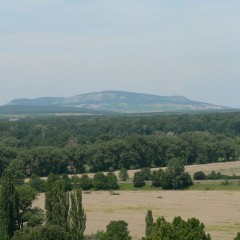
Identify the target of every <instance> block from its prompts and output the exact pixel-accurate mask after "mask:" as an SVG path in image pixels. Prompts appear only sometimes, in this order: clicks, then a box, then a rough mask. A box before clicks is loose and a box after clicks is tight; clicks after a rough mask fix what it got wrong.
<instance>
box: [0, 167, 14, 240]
mask: <svg viewBox="0 0 240 240" xmlns="http://www.w3.org/2000/svg"><path fill="white" fill-rule="evenodd" d="M17 215H18V197H17V192H16V190H15V186H14V181H13V174H12V173H11V172H10V171H9V170H6V171H5V173H4V175H3V178H2V183H1V190H0V237H1V240H9V239H10V238H11V237H12V236H13V234H14V231H15V230H16V229H17V224H16V222H17Z"/></svg>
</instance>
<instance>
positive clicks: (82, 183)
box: [79, 174, 93, 190]
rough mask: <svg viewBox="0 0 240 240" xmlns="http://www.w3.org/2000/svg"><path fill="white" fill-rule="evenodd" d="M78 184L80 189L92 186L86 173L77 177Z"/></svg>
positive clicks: (87, 188)
mask: <svg viewBox="0 0 240 240" xmlns="http://www.w3.org/2000/svg"><path fill="white" fill-rule="evenodd" d="M79 186H80V188H81V189H82V190H89V189H91V188H92V187H93V183H92V179H91V178H90V177H89V176H88V175H87V174H83V175H82V177H81V178H80V179H79Z"/></svg>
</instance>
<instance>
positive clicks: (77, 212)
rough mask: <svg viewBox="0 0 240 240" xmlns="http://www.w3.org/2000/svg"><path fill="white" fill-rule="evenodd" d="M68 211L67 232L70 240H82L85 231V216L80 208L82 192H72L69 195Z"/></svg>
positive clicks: (81, 207)
mask: <svg viewBox="0 0 240 240" xmlns="http://www.w3.org/2000/svg"><path fill="white" fill-rule="evenodd" d="M70 201H71V204H70V210H69V219H68V224H69V231H70V233H71V236H72V240H82V239H83V234H84V231H85V229H86V219H87V218H86V214H85V212H84V210H83V206H82V191H81V190H79V189H78V190H74V191H73V192H71V193H70Z"/></svg>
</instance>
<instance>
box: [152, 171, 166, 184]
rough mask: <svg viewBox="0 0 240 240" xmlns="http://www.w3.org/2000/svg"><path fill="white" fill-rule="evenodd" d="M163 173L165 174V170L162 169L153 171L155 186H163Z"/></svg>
mask: <svg viewBox="0 0 240 240" xmlns="http://www.w3.org/2000/svg"><path fill="white" fill-rule="evenodd" d="M163 175H164V171H163V170H162V169H159V170H157V171H156V170H155V171H153V173H152V176H151V179H152V186H153V187H161V186H162V181H163Z"/></svg>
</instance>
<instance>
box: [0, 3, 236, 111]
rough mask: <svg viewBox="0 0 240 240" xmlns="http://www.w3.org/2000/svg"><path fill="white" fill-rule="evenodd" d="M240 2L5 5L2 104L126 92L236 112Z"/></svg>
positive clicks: (0, 12) (1, 10) (0, 20)
mask: <svg viewBox="0 0 240 240" xmlns="http://www.w3.org/2000/svg"><path fill="white" fill-rule="evenodd" d="M239 13H240V1H239V0H211V1H209V0H201V1H198V0H196V1H193V0H189V1H187V0H181V1H179V0H171V1H169V0H21V1H20V0H8V1H4V0H0V105H3V104H6V103H7V102H9V101H10V100H12V99H16V98H37V97H44V96H53V97H55V96H59V97H71V96H74V95H78V94H81V93H87V92H97V91H104V90H122V91H131V92H141V93H150V94H157V95H162V96H172V95H183V96H185V97H187V98H189V99H192V100H197V101H203V102H209V103H214V104H219V105H224V106H233V107H238V106H240V31H239V25H240V14H239Z"/></svg>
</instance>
